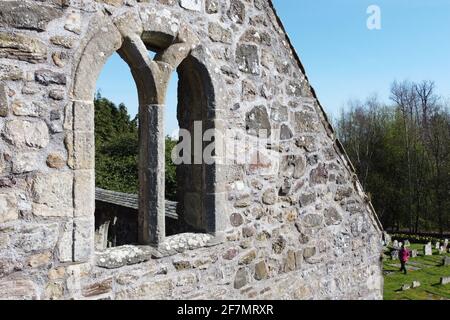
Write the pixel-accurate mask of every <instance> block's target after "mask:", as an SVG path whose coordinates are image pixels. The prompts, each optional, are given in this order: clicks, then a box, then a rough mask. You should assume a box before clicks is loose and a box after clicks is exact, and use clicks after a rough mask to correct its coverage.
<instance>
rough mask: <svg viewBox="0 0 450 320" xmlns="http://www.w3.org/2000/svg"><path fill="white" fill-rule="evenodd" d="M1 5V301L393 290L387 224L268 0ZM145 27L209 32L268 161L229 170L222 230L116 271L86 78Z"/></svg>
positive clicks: (228, 117)
mask: <svg viewBox="0 0 450 320" xmlns="http://www.w3.org/2000/svg"><path fill="white" fill-rule="evenodd" d="M0 10H1V11H2V15H0V135H1V136H0V298H10V297H13V298H14V297H15V298H33V299H70V298H80V299H83V298H85V299H100V298H111V299H134V298H141V299H178V298H186V299H203V298H213V299H214V298H217V299H222V298H236V299H245V298H251V299H270V298H272V299H381V298H382V281H383V280H382V273H381V261H380V254H381V226H380V225H379V223H378V220H377V218H376V215H375V213H374V211H373V209H372V207H371V205H370V203H369V201H368V199H367V197H366V196H365V194H364V192H363V191H362V188H361V186H360V185H359V182H358V181H357V178H356V176H355V174H354V172H353V171H352V169H351V164H350V163H349V162H348V160H347V158H346V156H345V154H344V152H343V150H342V148H341V147H340V145H339V143H338V142H337V141H336V137H335V135H334V133H333V131H332V129H331V127H330V126H329V123H328V121H327V120H326V118H325V115H324V114H323V112H322V109H321V106H320V104H319V102H318V101H317V99H316V96H315V93H314V91H313V89H312V88H311V87H310V85H309V83H308V81H307V78H306V75H305V74H304V71H303V70H302V67H301V65H300V62H299V61H298V59H297V57H296V54H295V53H294V51H293V49H292V47H291V45H290V43H289V40H288V39H287V37H286V35H285V32H284V30H283V29H282V27H281V25H280V23H279V21H278V18H277V17H276V15H275V12H274V10H273V8H272V5H271V4H270V3H269V2H268V1H265V0H180V1H176V0H159V1H156V0H148V1H134V0H126V1H121V0H103V1H93V0H84V1H83V0H48V1H1V2H0ZM24 13H26V15H24ZM136 26H142V29H143V31H144V32H145V31H146V30H147V31H152V32H154V31H155V30H156V31H158V30H159V31H160V32H161V34H167V33H168V34H172V35H173V36H174V38H175V37H176V34H177V33H179V30H182V29H183V28H187V29H189V30H190V31H192V32H193V34H194V35H195V37H196V38H197V39H199V42H200V44H199V46H198V47H197V49H195V50H194V51H195V52H194V56H195V57H196V58H197V59H199V61H200V62H201V63H203V64H204V66H205V70H204V72H207V74H208V77H210V78H211V81H212V86H213V90H214V94H213V95H212V96H213V100H214V101H213V103H212V105H211V118H212V120H211V121H213V122H214V126H215V127H216V128H217V129H220V130H223V131H226V132H227V133H229V132H231V133H233V135H231V136H227V139H229V140H227V143H230V144H231V142H232V141H241V142H242V143H238V145H239V146H243V149H242V150H241V151H242V153H245V154H247V155H248V156H249V157H250V159H252V158H258V159H259V161H258V162H257V163H256V164H251V163H250V164H249V163H246V164H224V165H218V166H217V167H216V168H215V170H216V171H215V172H214V180H215V181H214V185H216V186H217V188H216V190H214V193H215V194H214V201H215V204H216V207H215V208H216V212H215V215H216V217H217V218H216V223H217V225H218V230H217V234H216V235H215V236H216V237H215V238H211V239H205V243H204V244H203V245H200V248H197V249H194V250H186V251H184V252H181V251H183V250H179V251H180V252H178V251H177V252H172V253H169V254H166V255H162V256H159V257H155V255H153V256H154V257H153V258H152V259H150V260H149V261H147V262H143V263H140V264H136V265H130V266H124V267H121V268H118V269H105V268H101V267H99V266H97V265H96V257H95V254H94V251H93V238H94V229H93V226H94V217H93V209H94V206H95V199H94V195H95V192H94V184H93V176H94V170H93V168H94V167H93V166H94V154H93V152H92V150H93V149H92V148H93V144H94V140H93V138H94V137H93V109H92V108H93V107H92V104H91V103H90V102H89V101H87V100H88V99H87V98H85V97H88V96H90V95H93V94H94V92H87V91H85V90H88V89H90V88H91V87H92V86H90V85H89V84H90V83H95V80H96V76H97V75H98V74H96V72H95V71H96V70H97V69H99V68H101V66H102V65H103V63H104V61H106V59H107V58H108V56H109V55H110V54H111V53H112V52H113V51H115V50H118V49H119V48H120V47H121V45H122V44H123V41H124V39H123V34H124V32H125V33H126V32H141V31H140V30H139V27H136ZM133 28H136V30H137V31H135V30H131V31H130V29H133ZM152 34H154V33H152ZM97 44H98V45H97ZM198 48H200V49H198ZM131 59H133V57H131ZM80 64H81V66H80ZM83 64H84V65H83ZM89 67H90V68H91V70H92V73H89V72H86V70H89ZM83 68H84V69H83ZM80 70H81V71H80ZM77 83H78V84H77ZM88 91H89V90H88ZM80 96H83V98H82V99H81V98H80ZM140 98H141V99H143V98H142V97H140ZM85 100H86V101H85ZM260 129H265V130H267V132H269V133H270V136H271V137H272V138H273V137H274V136H275V137H276V139H274V140H275V142H271V143H270V144H267V143H266V141H265V140H264V139H263V137H259V136H258V132H259V131H258V130H260ZM261 144H262V145H263V146H264V147H263V148H260V146H261ZM258 146H259V147H258ZM186 237H189V236H186ZM177 239H178V241H179V240H180V239H179V238H177ZM200 242H201V241H200ZM172 245H173V244H172ZM175 245H176V243H175Z"/></svg>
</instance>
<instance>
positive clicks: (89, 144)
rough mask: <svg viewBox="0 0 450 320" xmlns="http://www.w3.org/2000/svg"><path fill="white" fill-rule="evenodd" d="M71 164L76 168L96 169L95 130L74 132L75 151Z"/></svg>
mask: <svg viewBox="0 0 450 320" xmlns="http://www.w3.org/2000/svg"><path fill="white" fill-rule="evenodd" d="M69 154H70V152H69ZM71 164H72V165H73V168H74V169H94V166H95V137H94V132H93V131H91V132H83V131H75V132H74V133H73V153H72V161H71Z"/></svg>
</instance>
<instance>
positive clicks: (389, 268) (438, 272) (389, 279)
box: [383, 244, 450, 300]
mask: <svg viewBox="0 0 450 320" xmlns="http://www.w3.org/2000/svg"><path fill="white" fill-rule="evenodd" d="M410 249H417V250H419V257H417V258H414V259H411V260H410V261H409V263H408V266H407V269H408V274H407V275H404V274H403V273H400V271H399V269H400V261H398V260H396V261H394V260H391V258H390V257H387V256H386V257H385V259H384V267H383V271H384V273H385V277H384V299H385V300H450V284H448V285H445V286H441V285H440V284H439V283H440V279H441V277H450V266H447V267H444V266H442V259H443V256H442V255H438V252H437V251H436V250H435V251H434V252H433V256H426V257H425V256H423V245H416V244H412V245H411V247H410ZM447 255H448V256H450V254H447ZM413 281H419V282H420V283H421V286H420V287H419V288H416V289H410V290H407V291H401V290H400V289H401V287H402V286H403V285H404V284H409V285H412V282H413Z"/></svg>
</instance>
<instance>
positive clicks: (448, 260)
mask: <svg viewBox="0 0 450 320" xmlns="http://www.w3.org/2000/svg"><path fill="white" fill-rule="evenodd" d="M442 265H443V266H444V267H448V266H450V257H447V256H446V257H444V258H443V259H442Z"/></svg>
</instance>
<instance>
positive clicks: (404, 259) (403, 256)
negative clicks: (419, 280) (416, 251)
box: [398, 245, 411, 274]
mask: <svg viewBox="0 0 450 320" xmlns="http://www.w3.org/2000/svg"><path fill="white" fill-rule="evenodd" d="M398 255H399V258H400V264H401V268H400V272H402V271H403V273H404V274H407V273H408V271H407V270H406V264H407V263H408V260H409V257H410V256H411V255H410V253H409V250H408V249H407V248H406V247H405V245H402V248H401V249H400V252H399V254H398Z"/></svg>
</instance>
